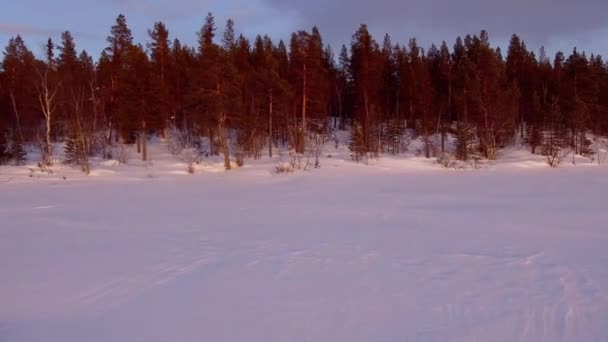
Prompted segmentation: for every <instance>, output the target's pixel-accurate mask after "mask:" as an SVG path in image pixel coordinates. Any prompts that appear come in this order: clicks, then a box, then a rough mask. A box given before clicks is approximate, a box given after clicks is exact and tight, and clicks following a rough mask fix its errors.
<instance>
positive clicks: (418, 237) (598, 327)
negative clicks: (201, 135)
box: [0, 146, 608, 342]
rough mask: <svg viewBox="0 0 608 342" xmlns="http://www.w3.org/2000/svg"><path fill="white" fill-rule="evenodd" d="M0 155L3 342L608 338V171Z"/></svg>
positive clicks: (507, 158) (536, 163) (526, 159)
mask: <svg viewBox="0 0 608 342" xmlns="http://www.w3.org/2000/svg"><path fill="white" fill-rule="evenodd" d="M329 153H331V151H329V152H326V153H325V157H324V159H323V161H322V167H321V168H320V169H318V170H317V169H316V170H312V171H308V172H296V173H294V174H289V175H277V176H273V175H271V174H270V170H271V168H272V165H273V164H274V162H275V161H276V160H275V161H268V160H266V161H261V162H257V163H253V164H252V165H249V166H248V167H245V168H242V169H237V170H234V171H232V172H230V173H226V172H221V171H220V170H221V167H220V166H219V165H221V164H219V163H207V162H206V163H204V164H203V165H201V166H199V167H198V169H197V173H196V174H195V175H188V174H184V170H185V166H184V165H183V164H182V163H180V162H179V161H178V160H174V159H171V157H170V156H169V155H168V154H166V153H165V154H163V152H162V146H152V149H151V158H152V162H151V163H145V164H144V163H137V162H135V161H133V162H132V163H130V165H114V164H113V163H112V162H104V163H102V162H99V163H98V164H97V165H96V166H95V168H94V171H93V173H92V176H90V177H85V176H81V175H79V174H78V172H77V171H73V170H69V169H67V168H61V167H58V168H57V170H56V171H55V173H54V174H53V175H34V176H33V177H28V175H29V174H30V171H28V170H27V168H16V167H12V168H6V167H5V168H0V226H1V228H0V341H2V342H5V341H6V342H20V341H25V342H32V341H44V342H72V341H73V342H81V341H95V342H97V341H99V342H109V341H112V342H122V341H125V342H127V341H129V342H131V341H147V342H150V341H442V342H443V341H534V342H537V341H547V342H549V341H550V342H554V341H556V342H557V341H608V324H607V322H608V266H607V265H608V248H607V246H608V210H607V208H608V207H607V203H608V202H607V201H606V198H607V194H608V192H607V191H606V190H607V189H608V168H606V167H602V166H593V165H591V163H586V164H585V163H582V162H580V163H578V164H579V165H577V166H564V167H562V168H559V169H550V168H548V167H547V166H546V165H545V164H544V161H543V160H542V158H541V157H534V156H530V155H528V154H525V153H524V152H523V151H508V152H507V153H505V154H503V155H502V156H501V159H499V162H497V163H496V164H491V165H485V166H484V167H483V168H482V169H481V170H469V171H455V170H446V169H443V168H442V167H440V166H438V165H437V164H436V163H435V162H432V161H427V160H424V159H423V158H416V157H412V156H410V157H408V158H395V159H392V158H384V159H382V160H380V161H370V165H368V166H364V165H356V164H354V163H352V162H349V161H347V160H345V158H337V157H336V156H332V158H327V154H329Z"/></svg>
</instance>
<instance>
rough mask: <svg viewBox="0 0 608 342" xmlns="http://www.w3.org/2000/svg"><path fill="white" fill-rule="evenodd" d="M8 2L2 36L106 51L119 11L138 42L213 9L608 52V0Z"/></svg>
mask: <svg viewBox="0 0 608 342" xmlns="http://www.w3.org/2000/svg"><path fill="white" fill-rule="evenodd" d="M4 1H6V2H8V3H5V4H4V5H2V10H1V11H0V45H1V46H5V45H6V42H8V40H9V38H10V37H11V36H14V35H16V34H21V36H22V37H23V38H24V39H25V41H26V43H27V44H28V46H29V47H30V49H32V50H33V51H34V52H35V53H37V54H41V53H42V51H43V46H44V43H45V42H46V39H47V38H48V37H52V38H53V39H54V40H55V41H56V42H58V41H59V38H60V34H61V32H62V31H65V30H69V31H70V32H72V34H73V35H74V37H75V39H76V44H77V47H79V48H80V49H86V50H87V51H88V52H89V53H91V54H92V55H94V56H98V55H99V53H100V51H101V50H102V49H103V48H104V47H105V45H106V41H105V39H106V37H107V35H108V34H109V31H110V27H111V26H112V24H113V23H114V21H115V19H116V16H117V15H118V14H119V13H122V14H124V15H126V17H127V23H128V25H129V27H130V28H131V30H132V31H133V35H134V38H135V40H136V42H139V43H142V44H145V41H146V39H147V33H146V32H147V30H148V29H149V28H151V27H152V26H153V24H154V22H155V21H163V22H164V23H165V24H166V25H167V26H168V28H169V30H170V33H171V36H172V37H178V38H180V40H181V41H182V42H184V43H187V44H191V45H193V44H195V43H196V32H197V31H198V30H199V29H200V27H201V26H202V23H203V20H204V18H205V16H206V14H207V13H208V12H213V13H214V15H215V17H216V23H217V25H218V27H219V31H221V30H222V28H223V26H224V23H225V21H226V20H227V19H228V18H232V19H233V20H235V22H236V29H237V31H238V32H240V33H243V34H244V35H245V36H247V37H249V38H253V37H255V35H256V34H258V33H260V34H268V35H270V36H271V37H272V38H273V39H275V40H278V39H288V38H289V35H290V34H291V32H293V31H296V30H301V29H305V30H308V29H310V28H311V27H312V26H314V25H316V26H318V27H319V29H320V30H321V33H322V35H323V37H324V40H325V43H329V44H331V45H332V46H333V47H334V50H338V49H339V47H340V45H342V44H349V42H350V40H351V37H352V34H353V33H354V32H355V30H356V29H357V28H358V27H359V25H360V24H361V23H366V24H367V25H368V26H369V28H370V30H371V31H372V33H373V34H374V36H375V38H376V39H377V40H378V41H380V42H381V41H382V38H383V36H384V34H385V33H389V34H390V35H391V37H392V41H393V42H394V43H402V44H403V43H407V41H408V40H409V38H411V37H416V38H417V39H418V41H419V43H420V45H422V46H423V47H428V46H430V44H431V43H437V44H440V43H441V42H442V41H443V40H445V41H446V42H447V43H448V45H449V46H452V45H453V43H454V41H455V39H456V37H457V36H459V35H460V36H464V35H466V34H468V33H470V34H476V33H478V32H479V31H480V30H481V29H485V30H487V31H488V32H489V34H490V39H491V41H492V42H493V44H496V45H500V46H501V47H502V48H503V51H506V48H507V46H508V41H509V38H510V36H511V34H513V33H517V34H518V35H520V36H521V37H522V39H523V40H524V41H526V43H527V45H528V47H529V48H530V49H532V50H534V51H537V50H538V49H539V48H540V47H541V46H545V47H546V49H547V51H548V52H549V53H550V54H554V53H555V52H557V51H564V52H566V53H569V52H571V50H572V48H573V47H575V46H576V47H577V48H578V49H579V50H584V51H587V52H588V53H589V54H590V53H591V52H593V53H596V54H601V55H603V56H608V19H606V18H607V13H608V1H606V0H579V1H571V0H500V1H496V0H458V1H454V0H52V1H49V0H4Z"/></svg>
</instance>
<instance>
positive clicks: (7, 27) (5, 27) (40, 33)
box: [0, 22, 99, 39]
mask: <svg viewBox="0 0 608 342" xmlns="http://www.w3.org/2000/svg"><path fill="white" fill-rule="evenodd" d="M64 31H65V30H62V29H52V28H42V27H36V26H32V25H27V24H14V23H2V22H0V35H6V36H16V35H21V36H27V37H38V38H40V37H43V38H48V37H57V36H60V35H61V33H62V32H64ZM71 33H72V34H73V35H74V36H78V37H79V38H82V39H99V35H97V34H91V33H88V32H82V31H76V32H71Z"/></svg>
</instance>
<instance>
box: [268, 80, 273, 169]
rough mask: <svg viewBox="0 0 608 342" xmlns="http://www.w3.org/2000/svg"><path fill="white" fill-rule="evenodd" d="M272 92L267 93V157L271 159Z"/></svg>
mask: <svg viewBox="0 0 608 342" xmlns="http://www.w3.org/2000/svg"><path fill="white" fill-rule="evenodd" d="M272 100H273V99H272V90H270V92H269V102H268V156H269V157H270V158H272V105H273V103H272Z"/></svg>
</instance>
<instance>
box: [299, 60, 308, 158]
mask: <svg viewBox="0 0 608 342" xmlns="http://www.w3.org/2000/svg"><path fill="white" fill-rule="evenodd" d="M302 77H303V80H302V131H301V132H300V143H299V150H300V151H299V153H301V154H304V141H305V138H304V137H305V134H306V131H307V130H308V127H307V123H306V103H307V98H306V81H307V80H306V64H304V65H303V66H302Z"/></svg>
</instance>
